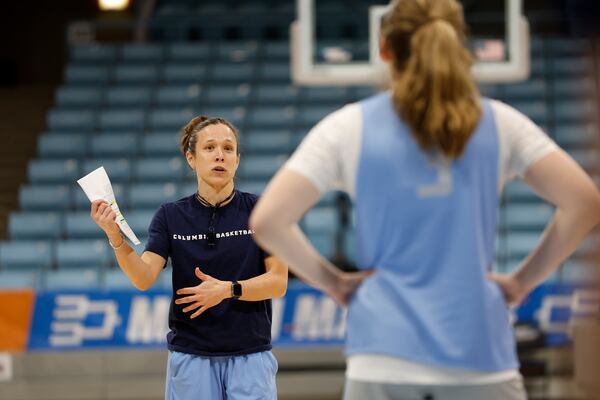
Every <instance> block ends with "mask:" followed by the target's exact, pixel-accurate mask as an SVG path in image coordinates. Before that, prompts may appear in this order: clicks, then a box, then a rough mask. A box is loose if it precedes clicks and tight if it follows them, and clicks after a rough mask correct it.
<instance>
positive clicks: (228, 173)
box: [91, 116, 287, 400]
mask: <svg viewBox="0 0 600 400" xmlns="http://www.w3.org/2000/svg"><path fill="white" fill-rule="evenodd" d="M238 143H239V142H238V131H237V129H236V128H235V127H234V126H233V125H232V124H230V123H229V122H228V121H226V120H224V119H221V118H207V117H203V116H202V117H196V118H194V119H192V120H191V121H190V122H189V123H188V124H187V125H186V126H185V128H184V129H183V131H182V135H181V143H180V144H181V150H182V152H183V154H184V156H185V158H186V160H187V162H188V164H189V166H190V167H191V168H192V169H193V170H194V171H195V173H196V176H197V181H198V191H197V192H196V193H194V194H192V195H190V196H188V197H185V198H183V199H180V200H178V201H175V202H172V203H166V204H163V205H162V206H161V207H160V208H159V209H158V211H157V212H156V214H155V215H154V218H153V219H152V222H151V224H150V227H149V238H148V242H147V245H146V248H145V251H144V253H143V254H142V255H141V256H138V255H137V254H136V253H135V252H134V251H133V249H132V248H131V247H130V246H129V244H127V242H126V241H125V240H124V238H123V236H122V235H121V233H120V231H119V227H118V225H117V224H116V223H115V217H116V215H115V213H114V212H113V211H112V209H111V208H110V207H109V206H108V204H107V203H106V202H103V201H95V202H93V203H92V210H91V216H92V218H93V219H94V221H95V222H96V223H97V224H98V225H99V226H100V228H102V229H103V230H104V232H105V233H106V235H107V237H108V240H109V242H110V244H111V246H112V247H113V249H114V251H115V255H116V258H117V261H118V263H119V266H120V267H121V269H122V270H123V271H124V272H125V274H126V275H127V276H128V277H129V279H130V280H131V282H132V283H133V285H134V286H135V287H136V288H138V289H140V290H146V289H148V288H150V287H151V286H152V284H153V283H154V282H155V281H156V279H157V277H158V275H159V274H160V273H161V271H162V270H163V268H164V266H165V264H166V261H167V259H168V258H169V257H170V258H171V262H172V265H173V277H172V281H173V292H174V294H175V295H177V296H178V297H177V298H175V295H174V298H173V300H172V303H171V307H170V311H169V328H170V332H169V333H168V335H167V341H168V348H169V358H168V365H167V378H166V392H165V398H166V399H172V400H176V399H220V398H227V399H234V400H238V399H239V400H242V399H244V400H245V399H248V400H250V399H256V400H258V399H276V398H277V390H276V385H275V374H276V371H277V361H276V360H275V358H274V356H273V354H272V353H271V351H270V350H271V301H270V299H272V298H276V297H281V296H283V295H284V294H285V291H286V288H287V267H286V266H285V265H284V264H282V263H281V262H280V261H279V260H277V259H276V258H275V257H272V256H269V255H268V254H267V253H265V252H264V251H263V250H262V249H261V248H260V247H258V246H257V245H256V243H255V242H254V240H253V237H252V233H253V232H252V231H251V230H250V229H249V228H248V219H249V216H250V212H251V211H252V209H253V207H254V205H255V204H256V202H257V196H255V195H253V194H249V193H244V192H240V191H238V190H235V188H234V183H233V179H234V177H235V173H236V170H237V168H238V165H239V162H240V154H239V150H238Z"/></svg>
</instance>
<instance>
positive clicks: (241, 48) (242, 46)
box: [216, 40, 258, 62]
mask: <svg viewBox="0 0 600 400" xmlns="http://www.w3.org/2000/svg"><path fill="white" fill-rule="evenodd" d="M216 50H217V57H218V59H219V60H225V61H232V62H244V61H250V60H254V59H255V58H256V54H257V51H258V43H257V42H256V41H253V40H250V41H242V42H223V43H219V44H218V45H217V49H216Z"/></svg>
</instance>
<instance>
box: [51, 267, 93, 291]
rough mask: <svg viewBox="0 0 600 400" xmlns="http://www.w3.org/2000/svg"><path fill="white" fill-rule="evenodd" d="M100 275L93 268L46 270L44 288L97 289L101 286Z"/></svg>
mask: <svg viewBox="0 0 600 400" xmlns="http://www.w3.org/2000/svg"><path fill="white" fill-rule="evenodd" d="M100 278H101V275H100V274H99V273H98V271H97V270H95V269H87V268H84V269H81V270H77V269H67V270H58V271H47V272H46V274H45V275H44V287H45V288H46V290H57V291H58V290H61V291H62V290H97V289H99V288H101V287H102V286H103V285H102V282H101V280H100Z"/></svg>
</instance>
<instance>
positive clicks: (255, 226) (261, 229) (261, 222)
mask: <svg viewBox="0 0 600 400" xmlns="http://www.w3.org/2000/svg"><path fill="white" fill-rule="evenodd" d="M248 224H249V226H250V229H251V230H252V232H254V237H255V238H256V240H257V241H259V242H264V241H265V240H267V238H268V237H269V236H270V233H271V232H272V230H273V225H272V224H271V223H270V222H269V218H267V217H266V216H265V215H264V213H257V212H253V213H252V215H250V220H249V221H248Z"/></svg>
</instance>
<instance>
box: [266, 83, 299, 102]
mask: <svg viewBox="0 0 600 400" xmlns="http://www.w3.org/2000/svg"><path fill="white" fill-rule="evenodd" d="M299 92H300V90H299V89H298V88H297V87H296V86H292V85H290V84H287V83H281V84H279V85H258V86H257V87H256V96H255V101H256V102H257V103H260V104H269V105H294V104H296V100H297V98H298V94H299Z"/></svg>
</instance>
